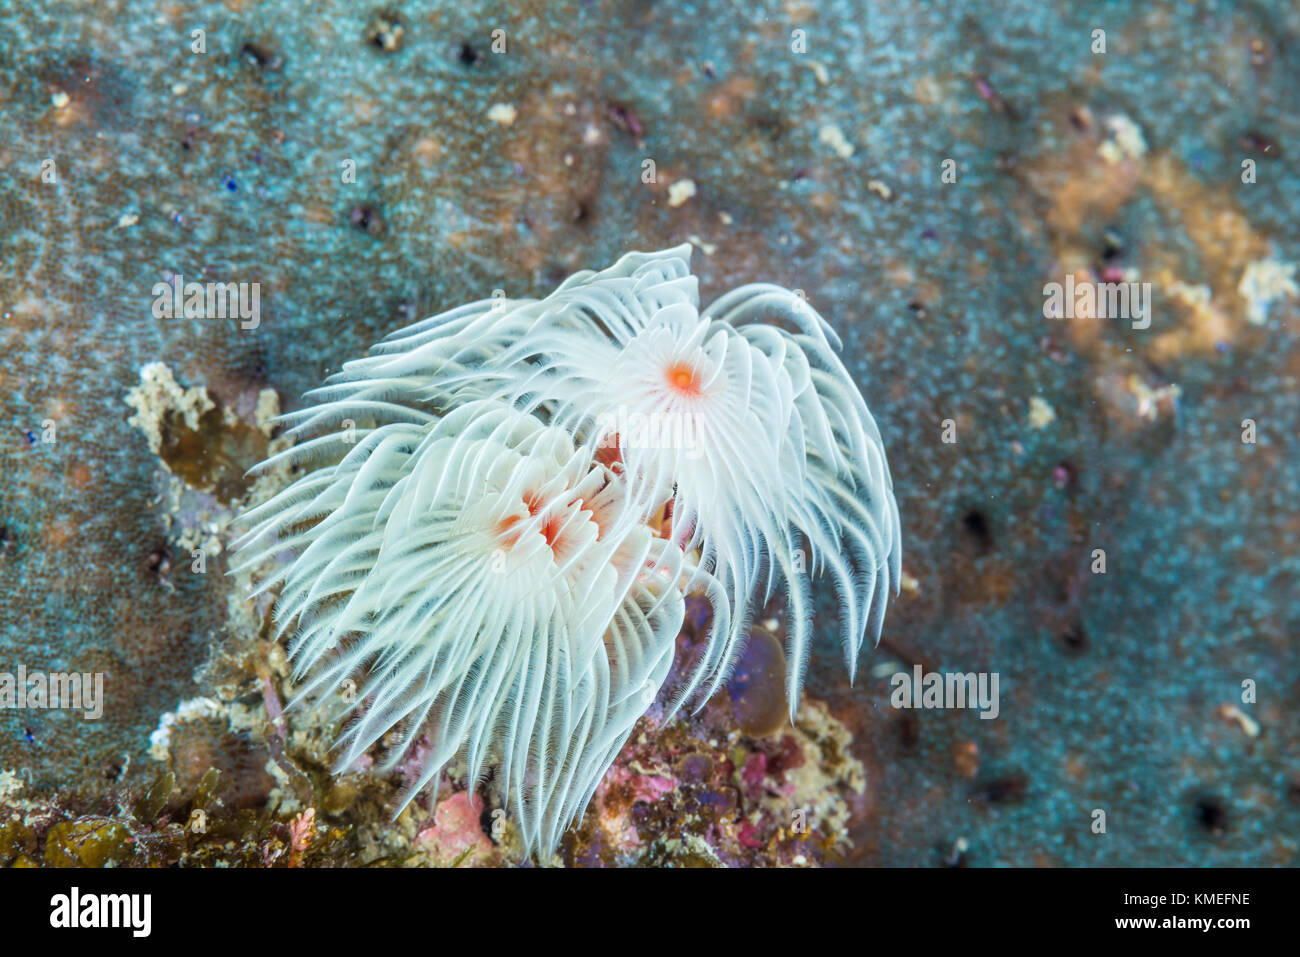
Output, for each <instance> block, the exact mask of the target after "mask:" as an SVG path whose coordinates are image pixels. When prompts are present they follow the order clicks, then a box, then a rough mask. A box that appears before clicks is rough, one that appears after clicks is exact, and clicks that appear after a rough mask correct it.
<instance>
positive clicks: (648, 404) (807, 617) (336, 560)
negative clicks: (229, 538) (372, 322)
mask: <svg viewBox="0 0 1300 957" xmlns="http://www.w3.org/2000/svg"><path fill="white" fill-rule="evenodd" d="M698 304H699V296H698V288H697V282H696V278H695V277H694V276H693V275H691V273H690V246H689V245H683V246H679V247H676V248H673V249H669V250H665V251H662V252H658V253H631V254H628V255H626V256H624V257H623V258H622V259H620V260H619V261H618V262H617V263H616V264H614V265H613V266H611V267H610V268H608V269H606V270H603V271H601V272H581V273H578V274H576V275H574V276H572V277H570V278H569V279H568V280H566V281H565V282H564V283H563V284H562V285H561V286H560V287H559V288H558V289H557V290H556V291H555V292H553V293H552V294H551V295H550V296H548V297H546V298H545V299H523V300H505V299H500V298H498V299H491V300H484V301H481V302H476V303H471V304H469V305H466V306H462V307H460V308H458V309H455V310H452V311H451V312H448V313H444V314H442V315H440V316H435V317H433V318H431V319H427V320H425V321H423V322H419V323H416V324H415V325H413V326H411V327H409V328H407V329H404V330H402V331H400V332H398V333H396V334H395V335H393V336H390V337H389V338H388V339H387V340H385V341H384V342H383V343H381V344H380V345H378V346H376V347H375V348H374V349H373V350H372V354H371V355H370V356H367V357H366V358H363V359H358V360H354V361H352V362H348V363H346V364H345V365H344V366H343V369H342V371H341V372H340V373H338V374H337V375H336V376H334V377H333V378H331V379H330V380H329V381H328V382H327V383H326V385H325V386H323V387H322V388H320V389H317V390H315V391H313V392H312V393H309V394H308V398H309V399H310V400H312V401H313V402H314V404H312V405H310V406H309V407H308V408H305V409H304V410H302V411H299V412H294V413H291V414H289V415H286V416H284V417H283V419H282V421H285V422H287V423H289V424H290V425H291V426H292V428H291V430H290V433H289V434H290V435H291V436H293V437H294V438H296V439H297V440H298V444H297V445H296V446H294V447H293V448H291V449H289V450H288V451H285V452H282V453H280V454H279V455H277V456H273V457H272V458H270V459H268V460H267V462H265V463H263V465H262V466H261V467H262V468H269V467H273V466H274V465H275V464H277V463H279V462H284V461H289V462H292V463H293V464H295V465H298V466H309V468H307V469H306V470H305V471H304V474H302V475H301V476H300V477H299V478H297V479H296V481H294V482H293V483H292V484H291V485H290V486H288V487H287V488H285V489H284V490H282V491H281V492H279V493H278V494H277V495H275V496H274V497H273V498H271V499H270V500H268V501H266V502H264V503H263V504H261V505H259V506H257V507H255V508H253V509H252V510H250V511H249V512H248V513H247V514H246V515H245V516H244V518H243V522H244V523H245V524H246V525H247V526H248V528H249V531H248V532H247V534H246V535H245V536H244V537H243V538H242V539H241V541H240V542H239V543H238V547H239V549H240V552H241V556H240V561H241V565H240V567H241V568H253V569H259V568H261V567H263V566H264V565H269V567H270V568H271V569H272V570H271V571H270V572H269V573H267V574H266V575H265V577H263V578H262V580H261V585H260V589H259V590H264V589H266V588H271V587H273V586H275V585H277V584H278V585H279V586H280V593H279V598H278V602H277V606H276V618H277V621H278V623H279V627H280V631H281V633H284V632H286V631H289V630H290V629H292V630H293V634H292V636H291V638H290V652H291V655H292V656H293V658H294V662H295V668H296V675H297V677H298V678H299V679H301V680H302V681H303V682H304V683H303V684H302V686H301V688H300V689H299V692H298V697H297V699H296V700H297V701H316V702H332V707H333V708H334V709H335V710H336V711H337V713H338V716H339V717H348V718H350V719H351V720H350V722H349V724H348V726H347V728H346V730H345V731H344V732H343V734H342V736H341V739H340V742H339V743H340V746H341V747H342V754H341V757H340V759H339V767H341V768H342V767H347V766H349V765H350V764H351V763H352V762H353V761H355V760H356V759H357V758H358V757H360V756H361V755H362V754H363V753H364V752H365V751H366V750H367V749H368V748H370V747H371V746H372V745H373V744H375V743H376V742H377V741H379V740H380V738H381V737H385V736H386V735H388V734H389V732H393V731H397V732H398V734H397V736H396V738H393V737H389V738H387V739H386V743H388V744H391V745H392V747H391V749H390V756H389V760H390V762H391V763H392V764H394V765H395V764H396V763H397V762H399V761H400V760H401V759H402V758H403V756H404V755H405V754H406V753H407V751H408V750H409V749H410V747H411V745H412V743H413V742H414V741H415V740H416V738H417V736H419V735H424V736H425V738H426V740H428V741H430V742H432V744H431V747H430V749H429V753H428V756H427V758H426V760H425V762H424V765H423V772H422V775H421V777H420V779H419V781H418V782H417V783H416V784H415V785H414V787H413V788H411V789H410V792H409V793H408V795H407V800H408V801H409V799H410V797H412V796H413V795H414V793H416V792H418V791H419V790H420V789H422V788H424V787H425V786H426V785H428V784H430V783H431V782H433V783H434V784H435V786H436V781H437V776H438V773H439V772H440V770H441V769H442V768H443V767H445V766H446V765H447V763H448V762H449V761H451V760H452V759H453V758H455V757H456V756H457V755H463V756H464V758H465V760H466V762H467V766H468V768H469V777H470V781H471V784H473V783H474V782H477V781H478V780H479V779H480V778H481V776H482V773H483V771H484V769H485V768H487V767H489V766H490V767H494V768H495V769H496V774H495V777H494V784H495V786H496V787H497V788H498V789H499V790H500V793H501V794H502V796H503V798H504V800H505V801H506V803H507V804H508V806H509V808H510V810H511V814H512V816H513V817H514V818H515V819H516V820H517V821H518V822H519V826H520V827H521V833H522V837H523V841H524V845H525V846H526V847H528V848H529V849H531V850H534V851H536V852H538V853H539V854H540V855H542V856H543V857H545V856H548V855H549V854H550V853H551V851H552V849H553V848H554V846H555V843H556V841H557V840H558V838H559V835H560V834H561V833H562V832H563V830H564V829H565V828H566V827H568V826H569V825H570V824H571V823H572V822H573V821H574V820H575V819H576V818H577V817H578V816H579V815H581V813H582V811H583V809H584V808H585V807H586V805H587V803H588V801H589V800H590V798H591V795H592V793H593V792H594V790H595V788H596V786H597V785H598V784H599V782H600V779H601V777H602V775H603V774H604V773H605V771H606V770H607V769H608V767H609V766H610V764H611V762H612V761H613V759H614V757H615V756H616V755H617V753H618V751H619V749H620V748H621V747H622V745H623V744H624V742H625V741H626V740H627V738H628V735H629V734H630V732H631V730H632V727H633V725H634V724H635V722H636V720H637V719H638V718H639V717H640V716H641V714H642V713H644V711H645V710H646V709H647V707H648V706H649V705H650V704H651V703H652V702H653V701H654V700H655V698H656V696H657V695H658V693H659V692H660V690H661V689H662V688H663V685H664V684H665V682H666V680H667V678H668V674H669V670H670V666H671V664H672V659H673V654H674V650H675V640H676V636H677V634H678V632H679V631H680V630H681V625H682V620H683V615H684V605H683V601H684V597H685V595H686V594H687V593H690V592H700V593H702V594H703V595H705V596H706V597H707V598H708V600H709V602H710V604H711V605H712V608H713V616H712V623H711V625H710V627H709V631H708V633H707V635H706V637H705V640H704V642H703V643H702V646H703V649H704V650H703V652H702V653H701V654H700V655H699V657H698V659H697V660H696V661H694V662H693V663H691V664H690V666H689V667H688V668H686V669H684V670H683V672H682V673H683V674H684V678H683V680H682V681H681V683H680V686H679V687H676V688H673V689H671V690H672V692H673V703H672V706H671V708H670V709H669V714H671V713H672V711H675V710H676V708H678V707H680V706H681V705H682V704H684V703H686V702H688V701H690V702H702V701H703V700H706V699H707V697H708V696H709V695H711V694H712V693H713V692H714V691H715V690H716V689H717V688H718V686H719V684H720V683H721V682H722V681H723V680H725V679H726V677H727V675H728V674H729V672H730V669H731V668H732V666H733V665H734V663H735V660H736V658H737V656H738V654H739V651H740V649H741V647H742V646H743V642H744V636H745V635H746V634H747V633H748V627H749V621H750V618H751V614H752V610H753V609H754V608H756V607H761V604H762V602H764V601H766V599H767V598H768V597H769V596H770V595H771V594H772V593H773V592H774V591H775V590H776V589H778V588H781V589H784V590H785V591H786V592H787V593H788V596H789V608H790V628H789V640H788V644H787V649H786V651H787V656H788V660H789V667H788V670H787V697H788V700H789V707H790V713H791V717H792V718H793V715H794V712H795V709H796V707H797V704H798V695H799V690H800V686H801V683H802V677H803V671H804V667H805V664H806V661H807V655H808V648H809V641H810V638H811V632H812V621H811V594H810V580H811V578H813V577H815V576H817V575H818V574H820V573H825V574H827V575H828V576H829V577H830V578H831V580H832V581H833V584H834V587H835V589H836V592H837V594H838V596H839V598H840V602H841V607H842V621H843V641H844V648H845V656H846V659H847V661H848V665H849V668H850V672H851V673H852V670H853V669H854V667H855V663H856V659H857V655H858V652H859V650H860V648H861V645H862V642H863V640H864V638H865V636H866V635H867V634H868V633H870V634H871V635H872V637H873V639H877V638H878V637H879V634H880V628H881V624H882V621H883V616H884V611H885V604H886V602H887V600H888V597H889V594H890V592H891V591H892V592H894V593H895V594H896V593H897V589H898V582H899V578H900V533H899V520H898V511H897V506H896V504H895V501H894V496H893V491H892V483H891V480H890V476H889V469H888V465H887V464H886V461H885V455H884V450H883V448H882V445H881V440H880V434H879V431H878V430H877V428H876V425H875V422H874V420H873V419H872V417H871V414H870V412H869V411H868V410H867V407H866V404H865V403H864V401H863V399H862V396H861V394H860V393H859V392H858V389H857V388H856V386H855V385H854V384H853V382H852V380H851V379H850V378H849V376H848V373H847V372H846V370H845V369H844V367H843V365H842V364H841V363H840V361H839V359H838V357H837V355H836V350H837V349H838V347H839V342H838V339H837V338H836V337H835V335H834V333H833V332H832V331H831V329H830V327H829V326H828V325H827V324H826V322H825V321H824V320H823V319H822V318H821V317H820V316H819V315H817V313H816V312H815V311H814V310H813V309H812V308H811V307H810V306H809V305H808V304H807V303H806V302H805V301H804V300H803V299H802V298H801V297H799V296H797V295H795V294H794V293H792V292H789V291H787V290H784V289H781V288H779V287H776V286H771V285H750V286H745V287H742V288H740V289H737V290H735V291H733V292H731V293H729V294H727V295H725V296H723V297H722V298H721V299H720V300H718V301H717V302H716V303H714V304H713V305H712V306H711V307H709V308H708V309H706V310H704V312H702V313H701V312H700V310H699V305H698ZM764 319H779V320H784V321H785V322H787V323H788V324H789V325H790V326H791V327H792V329H787V328H783V327H780V326H777V325H772V324H768V323H767V322H763V321H760V320H764ZM805 549H806V550H807V553H808V554H807V556H805ZM352 689H355V690H352Z"/></svg>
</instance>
